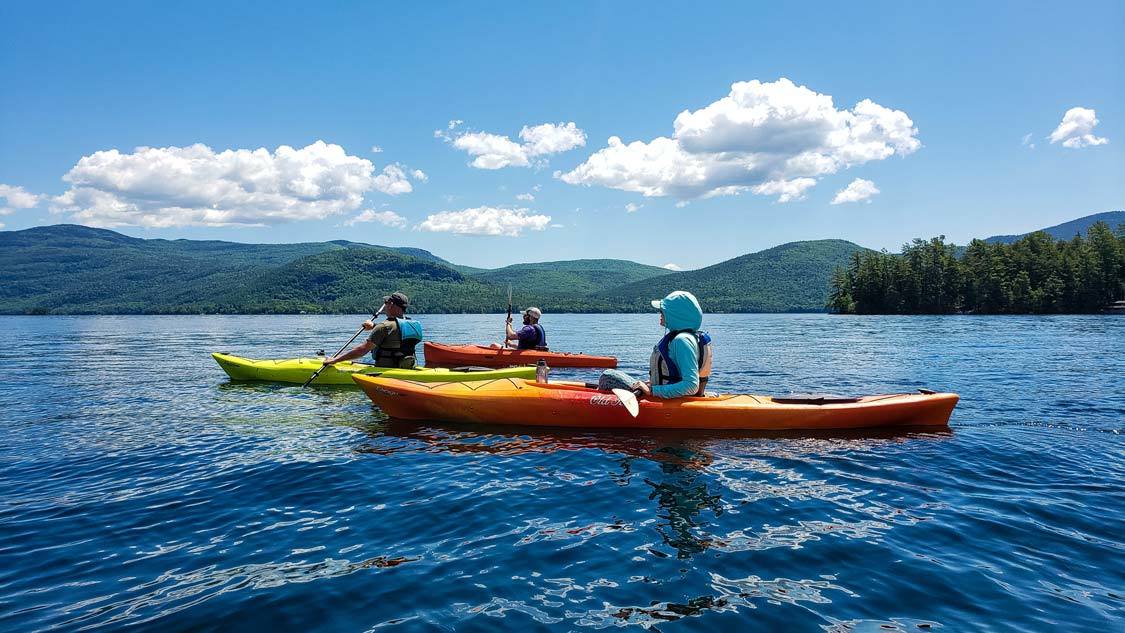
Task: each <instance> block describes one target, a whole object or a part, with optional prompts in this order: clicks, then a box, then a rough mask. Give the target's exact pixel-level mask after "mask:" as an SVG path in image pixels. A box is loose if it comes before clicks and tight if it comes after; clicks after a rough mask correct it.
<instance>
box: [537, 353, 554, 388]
mask: <svg viewBox="0 0 1125 633" xmlns="http://www.w3.org/2000/svg"><path fill="white" fill-rule="evenodd" d="M550 371H551V368H550V367H548V366H547V361H546V360H544V359H542V358H540V359H539V362H537V363H535V382H537V383H540V384H547V373H548V372H550Z"/></svg>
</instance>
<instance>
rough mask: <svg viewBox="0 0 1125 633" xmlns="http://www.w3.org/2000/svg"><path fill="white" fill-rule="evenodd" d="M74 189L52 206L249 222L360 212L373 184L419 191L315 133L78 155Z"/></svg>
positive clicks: (163, 221)
mask: <svg viewBox="0 0 1125 633" xmlns="http://www.w3.org/2000/svg"><path fill="white" fill-rule="evenodd" d="M63 180H64V181H66V182H68V183H70V189H68V190H67V191H66V192H64V193H63V194H62V195H60V196H57V197H55V198H53V199H52V201H51V210H52V211H54V212H56V213H70V214H71V215H72V217H73V218H74V220H76V221H78V222H82V223H84V224H90V225H94V226H105V227H115V226H123V225H129V226H147V227H169V226H186V225H197V226H232V225H234V226H238V225H242V226H250V225H264V224H277V223H281V222H288V221H293V220H311V219H323V218H325V217H328V216H331V215H336V214H340V213H344V212H347V211H352V210H355V209H357V208H358V207H359V206H360V205H361V204H362V203H363V197H364V195H365V194H366V193H367V192H369V191H371V190H372V189H374V190H377V191H381V192H384V193H388V194H391V195H397V194H400V193H406V192H409V191H410V190H411V185H410V183H409V181H407V179H406V176H405V173H404V172H403V170H402V168H401V167H400V166H398V165H388V166H386V167H385V168H384V169H383V170H382V172H381V173H379V174H377V175H376V172H375V166H374V165H373V164H372V163H371V161H369V160H367V159H364V158H359V157H357V156H351V155H349V154H348V153H347V152H345V151H344V148H342V147H340V146H339V145H335V144H330V143H325V142H323V141H316V142H315V143H312V144H310V145H308V146H306V147H303V148H300V149H295V148H292V147H290V146H288V145H282V146H280V147H278V148H277V149H276V150H274V151H272V152H271V151H269V150H267V149H265V148H259V149H256V150H248V149H228V150H223V151H221V152H216V151H214V150H212V149H211V148H210V147H207V146H206V145H202V144H195V145H191V146H188V147H138V148H136V149H135V150H134V151H133V152H132V153H122V152H120V151H118V150H116V149H112V150H105V151H99V152H94V153H93V154H91V155H89V156H84V157H82V158H81V159H79V161H78V163H77V164H76V165H75V166H74V167H72V168H71V169H70V171H69V172H67V174H66V175H65V176H63Z"/></svg>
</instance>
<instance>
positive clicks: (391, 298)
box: [383, 292, 410, 308]
mask: <svg viewBox="0 0 1125 633" xmlns="http://www.w3.org/2000/svg"><path fill="white" fill-rule="evenodd" d="M387 302H390V303H393V304H395V305H396V306H398V307H400V308H405V307H406V306H408V305H410V297H407V296H406V295H404V294H403V293H401V292H392V293H391V294H389V295H387V296H385V297H383V303H387Z"/></svg>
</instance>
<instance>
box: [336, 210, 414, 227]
mask: <svg viewBox="0 0 1125 633" xmlns="http://www.w3.org/2000/svg"><path fill="white" fill-rule="evenodd" d="M360 222H378V223H379V224H382V225H384V226H390V227H394V228H396V229H402V228H406V218H404V217H402V216H401V215H399V214H397V213H395V212H394V211H375V210H373V209H364V210H363V211H361V212H360V213H358V214H357V215H356V216H355V217H353V218H351V219H349V220H348V221H347V222H344V224H346V225H348V226H354V225H356V224H359V223H360Z"/></svg>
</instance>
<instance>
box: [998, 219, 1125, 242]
mask: <svg viewBox="0 0 1125 633" xmlns="http://www.w3.org/2000/svg"><path fill="white" fill-rule="evenodd" d="M1097 222H1105V223H1106V224H1108V225H1109V228H1110V229H1115V230H1116V229H1117V227H1118V225H1121V224H1125V211H1106V212H1104V213H1095V214H1093V215H1087V216H1084V217H1081V218H1077V219H1074V220H1070V221H1069V222H1063V223H1062V224H1056V225H1055V226H1049V227H1047V228H1045V229H1038V230H1039V231H1043V232H1044V233H1047V234H1048V235H1050V236H1051V237H1053V238H1055V239H1057V240H1069V239H1071V238H1073V237H1074V236H1075V235H1085V234H1086V232H1087V231H1089V230H1090V227H1091V226H1093V225H1094V224H1095V223H1097ZM1036 232H1038V231H1029V232H1027V233H1021V234H1019V235H993V236H992V237H986V238H984V241H986V242H991V243H994V244H995V243H1003V244H1011V243H1012V242H1014V241H1016V240H1018V239H1020V238H1021V237H1024V236H1026V235H1030V234H1032V233H1036Z"/></svg>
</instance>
